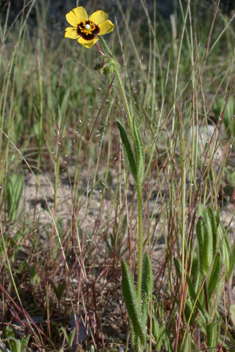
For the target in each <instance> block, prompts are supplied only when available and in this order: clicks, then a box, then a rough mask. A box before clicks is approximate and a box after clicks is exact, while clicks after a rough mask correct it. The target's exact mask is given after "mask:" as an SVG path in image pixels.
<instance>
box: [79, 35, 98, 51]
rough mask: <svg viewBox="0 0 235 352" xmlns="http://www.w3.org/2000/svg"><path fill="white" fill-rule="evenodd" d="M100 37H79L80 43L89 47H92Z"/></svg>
mask: <svg viewBox="0 0 235 352" xmlns="http://www.w3.org/2000/svg"><path fill="white" fill-rule="evenodd" d="M98 40H99V39H98V38H94V39H92V40H85V39H83V38H82V37H80V38H78V43H80V44H82V45H83V46H85V47H86V48H87V49H89V48H91V47H92V46H93V45H94V44H95V43H96V42H97V41H98Z"/></svg>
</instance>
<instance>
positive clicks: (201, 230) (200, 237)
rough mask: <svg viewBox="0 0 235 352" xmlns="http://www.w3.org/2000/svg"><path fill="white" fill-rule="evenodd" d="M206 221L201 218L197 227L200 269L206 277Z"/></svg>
mask: <svg viewBox="0 0 235 352" xmlns="http://www.w3.org/2000/svg"><path fill="white" fill-rule="evenodd" d="M204 233H205V228H204V220H203V218H202V217H201V216H200V217H199V219H198V222H197V225H196V235H197V243H198V260H199V268H200V271H201V274H202V275H205V270H204V260H203V257H204V255H205V252H204Z"/></svg>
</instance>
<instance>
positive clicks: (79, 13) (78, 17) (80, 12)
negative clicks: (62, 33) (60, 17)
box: [66, 6, 88, 27]
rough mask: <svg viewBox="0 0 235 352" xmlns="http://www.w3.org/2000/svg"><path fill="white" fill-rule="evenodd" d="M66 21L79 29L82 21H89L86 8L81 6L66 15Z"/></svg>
mask: <svg viewBox="0 0 235 352" xmlns="http://www.w3.org/2000/svg"><path fill="white" fill-rule="evenodd" d="M66 20H67V21H68V23H69V24H71V26H73V27H77V25H78V24H79V23H81V22H82V21H87V20H88V15H87V12H86V10H85V9H84V7H82V6H79V7H76V8H75V9H73V10H72V11H70V12H69V13H67V14H66Z"/></svg>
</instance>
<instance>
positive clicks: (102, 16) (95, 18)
mask: <svg viewBox="0 0 235 352" xmlns="http://www.w3.org/2000/svg"><path fill="white" fill-rule="evenodd" d="M108 17H109V15H108V14H107V13H106V12H104V11H102V10H98V11H96V12H94V13H93V14H92V15H91V16H90V17H89V20H91V21H92V22H94V23H95V24H100V23H102V22H104V21H106V20H107V19H108Z"/></svg>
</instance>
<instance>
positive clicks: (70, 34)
mask: <svg viewBox="0 0 235 352" xmlns="http://www.w3.org/2000/svg"><path fill="white" fill-rule="evenodd" d="M64 36H65V38H70V39H77V38H78V37H79V35H78V34H77V30H76V28H74V27H67V28H65V34H64Z"/></svg>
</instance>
